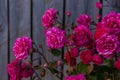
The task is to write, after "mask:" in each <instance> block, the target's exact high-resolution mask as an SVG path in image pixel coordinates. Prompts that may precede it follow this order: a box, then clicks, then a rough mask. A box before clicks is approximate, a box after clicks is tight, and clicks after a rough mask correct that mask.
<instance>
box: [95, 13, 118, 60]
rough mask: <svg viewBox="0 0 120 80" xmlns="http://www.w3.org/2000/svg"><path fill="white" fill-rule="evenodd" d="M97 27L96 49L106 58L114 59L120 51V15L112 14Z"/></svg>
mask: <svg viewBox="0 0 120 80" xmlns="http://www.w3.org/2000/svg"><path fill="white" fill-rule="evenodd" d="M97 26H98V27H97V30H96V34H95V38H96V49H97V51H98V53H99V54H101V55H103V56H104V57H105V58H112V57H113V56H114V55H115V54H116V53H117V52H119V51H120V39H119V37H120V34H119V33H120V31H119V30H120V14H119V13H115V12H111V13H110V14H109V15H107V16H105V17H104V18H103V20H102V21H101V22H100V23H98V24H97ZM100 30H101V31H100Z"/></svg>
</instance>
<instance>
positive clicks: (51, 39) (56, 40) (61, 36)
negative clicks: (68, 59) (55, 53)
mask: <svg viewBox="0 0 120 80" xmlns="http://www.w3.org/2000/svg"><path fill="white" fill-rule="evenodd" d="M45 34H46V42H47V45H48V46H49V47H50V48H54V49H57V48H62V47H63V46H64V44H65V43H66V33H65V31H63V30H61V29H59V28H56V27H52V28H51V29H49V30H46V32H45Z"/></svg>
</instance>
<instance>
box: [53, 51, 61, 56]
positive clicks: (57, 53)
mask: <svg viewBox="0 0 120 80" xmlns="http://www.w3.org/2000/svg"><path fill="white" fill-rule="evenodd" d="M60 53H61V52H60V50H58V49H52V54H53V55H54V56H60Z"/></svg>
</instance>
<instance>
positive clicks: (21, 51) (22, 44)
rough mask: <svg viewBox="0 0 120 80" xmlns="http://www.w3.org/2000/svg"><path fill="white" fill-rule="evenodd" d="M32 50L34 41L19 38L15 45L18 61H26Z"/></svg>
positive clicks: (14, 49)
mask: <svg viewBox="0 0 120 80" xmlns="http://www.w3.org/2000/svg"><path fill="white" fill-rule="evenodd" d="M31 49H32V40H31V39H30V38H28V37H26V36H23V37H22V38H18V39H17V40H16V42H15V44H14V48H13V51H14V55H15V57H16V59H19V60H25V59H27V57H28V55H29V51H30V50H31Z"/></svg>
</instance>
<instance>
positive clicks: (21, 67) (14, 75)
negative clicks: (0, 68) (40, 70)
mask: <svg viewBox="0 0 120 80" xmlns="http://www.w3.org/2000/svg"><path fill="white" fill-rule="evenodd" d="M33 73H34V71H33V69H32V67H31V66H29V65H27V64H26V63H23V62H21V61H19V60H18V59H16V60H14V61H13V62H12V63H10V64H8V74H9V75H10V80H22V78H28V77H30V76H32V75H33Z"/></svg>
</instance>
